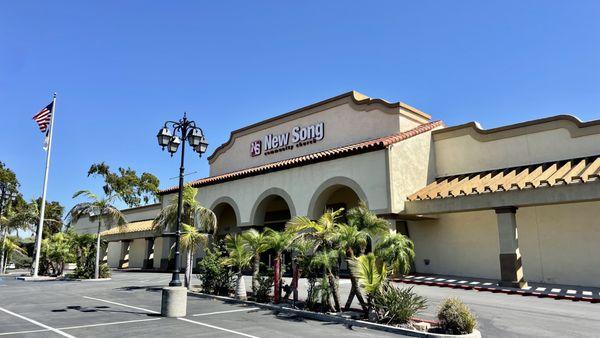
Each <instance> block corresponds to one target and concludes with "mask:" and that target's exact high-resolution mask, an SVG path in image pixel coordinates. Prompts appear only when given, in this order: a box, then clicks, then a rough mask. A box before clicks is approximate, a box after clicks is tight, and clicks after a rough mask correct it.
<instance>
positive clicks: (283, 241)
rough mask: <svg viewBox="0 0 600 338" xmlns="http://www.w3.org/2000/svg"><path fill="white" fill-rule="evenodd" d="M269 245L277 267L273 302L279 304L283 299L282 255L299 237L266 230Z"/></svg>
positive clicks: (288, 233) (275, 267)
mask: <svg viewBox="0 0 600 338" xmlns="http://www.w3.org/2000/svg"><path fill="white" fill-rule="evenodd" d="M265 233H266V235H267V243H268V245H269V248H270V249H272V250H273V251H275V264H274V265H275V266H274V267H273V270H274V271H273V288H274V294H273V302H274V303H275V304H278V303H279V299H280V298H281V255H282V254H283V252H285V251H287V250H289V249H290V247H291V246H292V244H293V243H294V241H295V240H296V239H297V238H298V235H297V234H295V233H294V232H291V231H275V230H273V229H270V228H266V229H265Z"/></svg>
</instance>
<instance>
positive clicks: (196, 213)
mask: <svg viewBox="0 0 600 338" xmlns="http://www.w3.org/2000/svg"><path fill="white" fill-rule="evenodd" d="M197 195H198V189H196V188H193V187H192V186H190V185H186V186H184V187H183V198H182V202H183V206H182V207H183V208H182V213H181V229H182V234H181V237H180V243H181V246H182V249H184V250H185V251H186V266H185V277H184V279H185V280H184V282H185V286H186V287H188V288H189V287H190V284H191V280H192V268H193V266H192V259H193V257H194V252H195V250H196V249H197V248H198V247H199V246H200V245H206V244H207V243H208V241H209V239H210V236H212V235H214V234H215V233H216V232H217V216H216V215H215V213H214V212H212V210H210V209H208V208H205V207H203V206H202V205H201V204H200V203H199V202H198V200H197V199H196V196H197ZM176 222H177V199H173V200H172V201H171V203H169V205H167V206H166V207H165V208H163V209H162V210H161V211H160V214H158V216H156V218H155V219H154V221H152V228H153V230H154V231H155V232H158V233H162V232H164V231H165V230H169V229H174V228H175V226H176Z"/></svg>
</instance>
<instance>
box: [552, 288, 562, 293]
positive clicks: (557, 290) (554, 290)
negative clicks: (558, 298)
mask: <svg viewBox="0 0 600 338" xmlns="http://www.w3.org/2000/svg"><path fill="white" fill-rule="evenodd" d="M550 292H556V293H558V292H560V289H556V288H554V289H552V290H550Z"/></svg>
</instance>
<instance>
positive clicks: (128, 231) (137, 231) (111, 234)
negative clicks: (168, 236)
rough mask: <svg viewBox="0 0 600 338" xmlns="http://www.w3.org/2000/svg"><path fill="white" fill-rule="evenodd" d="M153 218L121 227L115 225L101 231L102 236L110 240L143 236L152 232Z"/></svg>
mask: <svg viewBox="0 0 600 338" xmlns="http://www.w3.org/2000/svg"><path fill="white" fill-rule="evenodd" d="M152 233H153V232H152V220H146V221H137V222H130V223H127V224H125V225H124V226H121V227H118V226H117V227H114V228H111V229H108V230H105V231H102V232H101V233H100V236H102V237H104V238H106V239H108V240H109V241H114V240H121V239H131V238H143V237H148V235H150V236H151V234H152Z"/></svg>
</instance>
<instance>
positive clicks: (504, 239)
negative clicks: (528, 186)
mask: <svg viewBox="0 0 600 338" xmlns="http://www.w3.org/2000/svg"><path fill="white" fill-rule="evenodd" d="M516 213H517V208H516V207H506V208H498V209H496V218H497V222H498V241H499V244H500V285H501V286H511V287H518V288H521V287H524V286H527V282H526V281H525V279H524V277H523V264H522V261H521V253H520V252H519V232H518V229H517V217H516Z"/></svg>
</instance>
